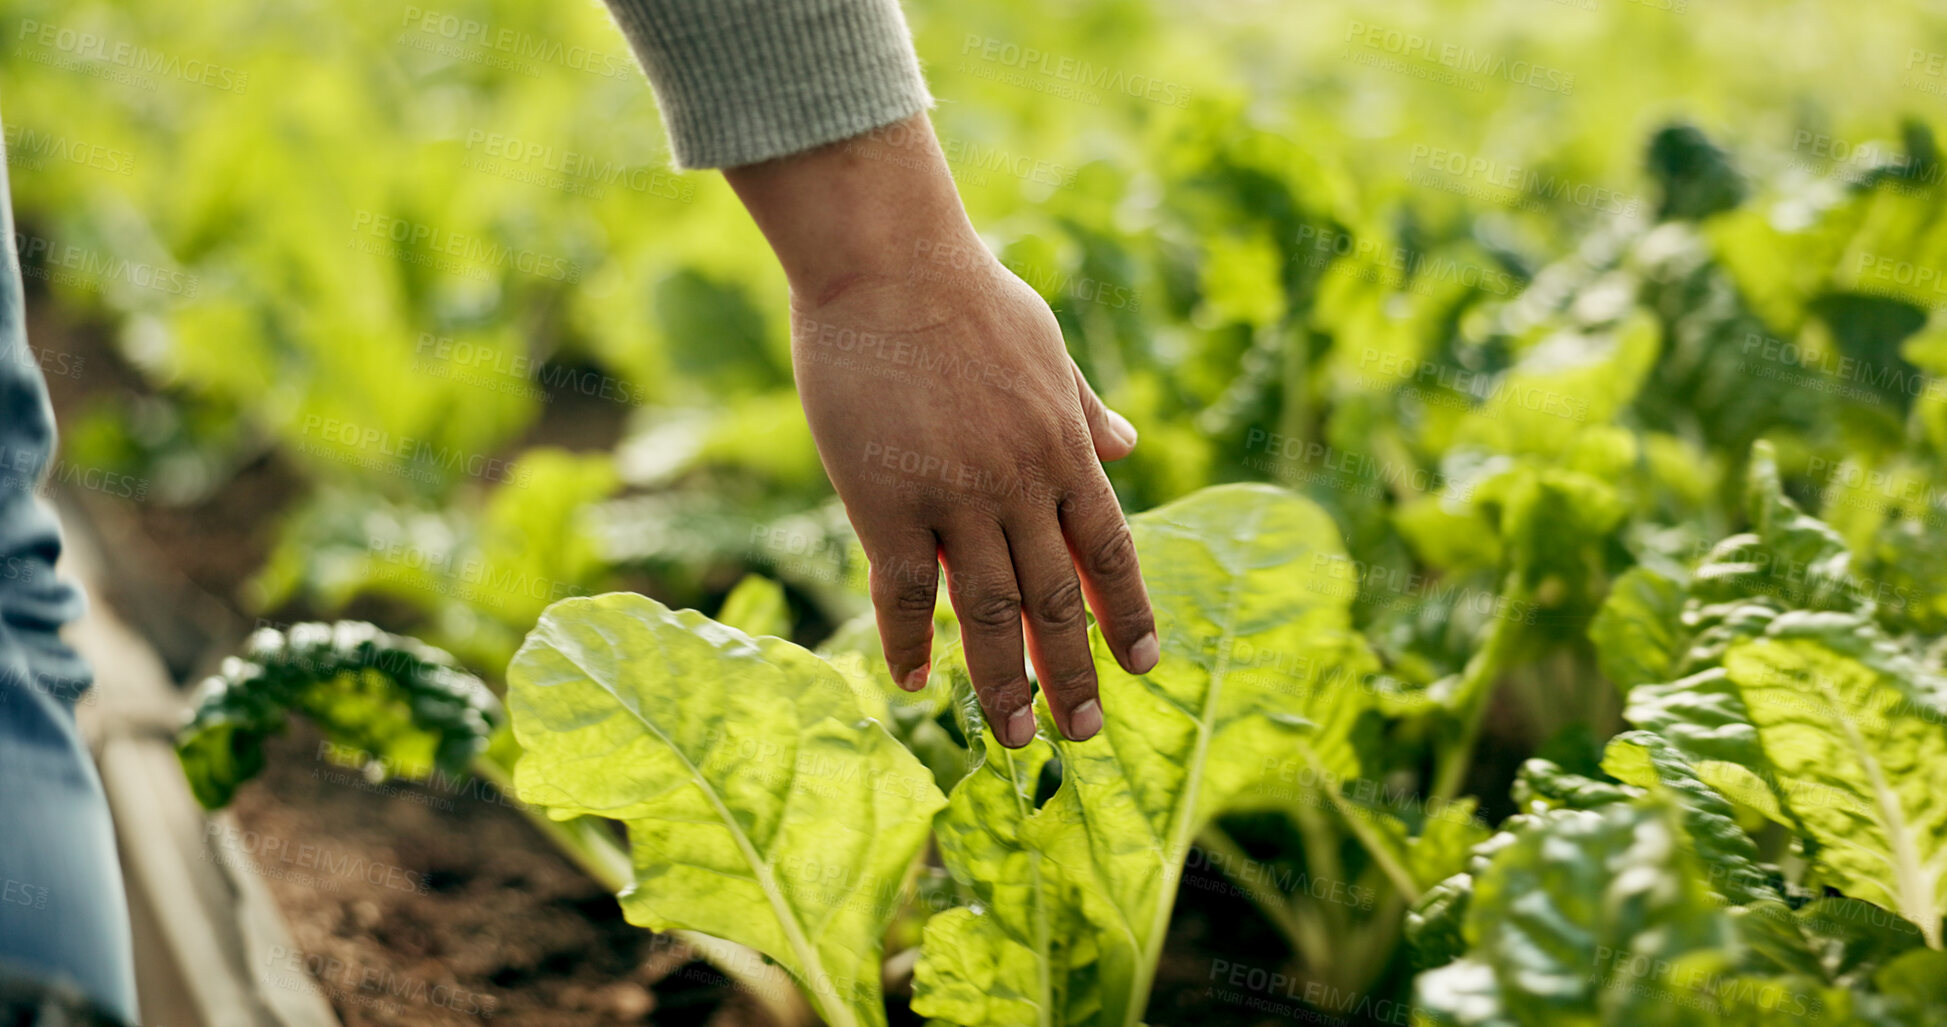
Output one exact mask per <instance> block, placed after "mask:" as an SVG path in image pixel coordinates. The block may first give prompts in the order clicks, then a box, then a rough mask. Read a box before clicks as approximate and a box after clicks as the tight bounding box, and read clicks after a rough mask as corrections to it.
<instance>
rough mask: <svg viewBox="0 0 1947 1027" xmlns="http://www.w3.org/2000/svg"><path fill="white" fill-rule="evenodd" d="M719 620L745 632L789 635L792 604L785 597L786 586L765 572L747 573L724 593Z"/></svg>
mask: <svg viewBox="0 0 1947 1027" xmlns="http://www.w3.org/2000/svg"><path fill="white" fill-rule="evenodd" d="M717 621H718V622H719V623H723V624H728V625H730V626H731V627H733V628H736V629H737V630H738V631H741V632H743V633H744V634H746V635H776V636H778V637H780V638H782V637H784V636H786V635H789V634H790V633H791V608H790V606H789V605H788V604H787V603H785V601H784V586H783V585H780V584H778V583H777V582H775V581H772V580H771V579H769V578H767V577H765V576H763V575H762V574H746V575H744V577H743V580H741V581H739V582H737V584H736V586H735V587H734V588H732V589H731V590H730V594H729V595H727V596H724V597H723V609H721V610H718V611H717Z"/></svg>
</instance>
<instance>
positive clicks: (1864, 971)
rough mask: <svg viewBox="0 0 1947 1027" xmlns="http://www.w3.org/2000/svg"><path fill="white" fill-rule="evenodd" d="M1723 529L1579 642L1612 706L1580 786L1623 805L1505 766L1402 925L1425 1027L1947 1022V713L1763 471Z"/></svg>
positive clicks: (1811, 526)
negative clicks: (1946, 795)
mask: <svg viewBox="0 0 1947 1027" xmlns="http://www.w3.org/2000/svg"><path fill="white" fill-rule="evenodd" d="M1747 505H1748V508H1749V516H1750V520H1751V524H1752V527H1753V531H1751V532H1750V533H1746V534H1741V535H1736V536H1732V537H1731V538H1728V539H1726V540H1724V542H1722V543H1721V544H1719V545H1718V546H1717V547H1716V548H1715V549H1713V550H1712V551H1711V553H1710V554H1709V555H1707V556H1706V557H1705V559H1704V560H1703V561H1702V562H1701V563H1700V564H1699V565H1698V566H1697V567H1696V568H1695V569H1694V570H1693V571H1692V572H1691V573H1690V575H1689V578H1688V583H1687V585H1685V584H1680V583H1677V582H1674V581H1672V580H1670V579H1667V578H1662V577H1659V576H1657V575H1654V574H1653V573H1652V572H1649V571H1646V570H1642V569H1639V570H1638V571H1636V572H1632V573H1633V574H1634V575H1635V577H1634V579H1633V580H1631V581H1630V582H1628V587H1620V588H1618V589H1617V590H1615V591H1614V592H1612V594H1611V596H1610V599H1609V600H1608V602H1607V604H1606V605H1605V607H1604V609H1603V612H1602V615H1601V616H1600V617H1599V618H1598V619H1597V622H1596V625H1595V628H1594V632H1593V633H1594V635H1595V636H1596V638H1597V641H1598V644H1599V645H1601V647H1602V649H1603V658H1604V663H1605V665H1606V666H1608V667H1611V668H1612V669H1613V671H1614V672H1616V673H1621V674H1625V675H1627V676H1624V677H1620V678H1618V680H1621V681H1634V682H1636V683H1633V684H1631V685H1630V686H1629V696H1628V698H1629V703H1628V707H1627V711H1626V716H1627V717H1628V718H1629V719H1630V720H1631V721H1632V722H1634V723H1635V724H1637V725H1638V730H1633V731H1629V732H1625V733H1623V734H1621V735H1618V736H1617V737H1616V738H1615V739H1613V740H1611V741H1610V743H1609V745H1608V751H1607V754H1606V756H1605V757H1604V759H1603V763H1602V769H1603V770H1604V771H1606V772H1607V773H1608V774H1610V775H1613V777H1614V778H1615V779H1619V780H1620V781H1621V782H1624V783H1623V784H1621V785H1617V784H1614V783H1604V782H1602V781H1598V780H1593V779H1589V778H1585V777H1580V776H1578V775H1573V774H1568V773H1565V772H1563V771H1562V770H1561V769H1560V768H1559V767H1556V766H1554V765H1552V764H1549V763H1546V762H1545V761H1536V762H1531V763H1530V765H1529V766H1528V767H1527V768H1524V771H1523V778H1522V783H1521V784H1520V785H1518V787H1517V790H1516V791H1517V797H1518V798H1521V799H1522V800H1523V803H1524V805H1525V806H1526V807H1527V811H1526V812H1524V813H1523V814H1521V815H1519V816H1516V817H1514V818H1512V819H1511V820H1510V821H1509V822H1508V823H1507V824H1506V825H1504V828H1503V830H1502V832H1501V833H1500V834H1498V835H1496V836H1495V837H1494V838H1493V839H1491V840H1489V841H1487V842H1485V843H1483V844H1481V845H1480V846H1478V847H1476V849H1475V855H1474V858H1473V861H1472V864H1471V866H1470V867H1469V869H1468V870H1467V871H1466V872H1464V873H1462V874H1460V875H1457V876H1456V877H1454V878H1452V879H1450V880H1448V881H1446V882H1443V883H1442V884H1441V886H1440V887H1439V888H1437V889H1435V891H1434V892H1433V893H1431V894H1430V895H1429V897H1428V899H1427V900H1425V901H1423V902H1422V904H1421V905H1420V906H1419V907H1418V908H1417V909H1416V910H1415V912H1414V914H1413V922H1412V925H1411V927H1410V928H1409V933H1410V934H1411V936H1412V937H1413V939H1414V942H1415V945H1416V946H1417V947H1418V948H1419V950H1420V955H1421V959H1422V961H1423V963H1426V964H1430V965H1433V966H1434V967H1435V968H1434V969H1431V970H1428V971H1427V972H1426V973H1424V974H1422V975H1421V976H1420V978H1419V981H1418V986H1417V998H1418V1002H1419V1004H1420V1006H1421V1007H1422V1009H1423V1011H1424V1012H1425V1014H1426V1016H1427V1019H1428V1021H1429V1022H1431V1023H1439V1024H1489V1023H1492V1024H1510V1025H1512V1024H1555V1023H1570V1022H1573V1023H1590V1024H1626V1023H1643V1022H1651V1023H1672V1024H1684V1023H1696V1024H1724V1023H1737V1024H1745V1023H1752V1024H1769V1023H1780V1024H1782V1023H1796V1022H1801V1021H1802V1020H1804V1019H1806V1018H1808V1017H1818V1018H1823V1017H1824V1016H1827V1015H1831V1016H1835V1017H1836V1018H1837V1021H1838V1022H1841V1023H1875V1024H1878V1023H1887V1024H1920V1023H1932V1022H1936V1021H1937V1020H1938V1019H1939V1018H1940V1017H1941V1016H1943V1015H1947V995H1943V994H1942V993H1941V992H1940V991H1939V989H1938V987H1937V983H1935V982H1937V981H1938V979H1939V975H1940V974H1941V973H1942V971H1943V970H1947V952H1943V951H1942V941H1941V938H1942V934H1941V931H1942V919H1943V916H1947V903H1943V901H1942V887H1943V883H1947V809H1944V808H1943V806H1942V803H1941V802H1940V800H1939V798H1938V797H1937V795H1936V794H1935V792H1936V789H1934V788H1932V787H1930V784H1929V783H1930V782H1931V781H1932V780H1933V779H1934V776H1935V775H1936V774H1937V772H1938V768H1939V767H1940V766H1942V765H1943V759H1947V728H1943V726H1942V725H1943V723H1947V702H1943V698H1947V691H1943V689H1942V688H1941V681H1940V677H1939V675H1938V672H1937V671H1936V670H1934V669H1933V668H1931V667H1930V666H1929V665H1928V663H1927V661H1926V659H1925V658H1924V656H1923V655H1921V654H1917V653H1914V652H1911V651H1908V650H1907V649H1906V648H1905V647H1904V646H1903V645H1902V644H1901V643H1900V642H1899V641H1898V640H1896V639H1894V638H1891V637H1888V636H1887V635H1886V633H1885V632H1884V631H1883V629H1882V628H1881V626H1880V625H1879V624H1878V622H1876V621H1875V620H1874V619H1873V617H1872V610H1871V602H1870V601H1869V600H1866V599H1863V598H1862V596H1863V593H1862V590H1861V589H1860V587H1859V586H1860V583H1859V582H1858V580H1857V579H1856V578H1855V577H1854V576H1853V573H1852V571H1851V559H1850V554H1849V553H1848V552H1847V551H1846V548H1845V546H1844V544H1843V543H1842V542H1840V541H1839V540H1838V538H1837V536H1836V534H1835V533H1833V532H1832V531H1831V530H1830V529H1829V528H1827V527H1826V526H1825V525H1824V524H1823V523H1821V522H1820V521H1818V520H1816V519H1815V518H1812V517H1810V516H1808V515H1806V514H1804V513H1803V512H1802V511H1800V510H1799V509H1798V507H1797V505H1796V504H1795V503H1793V502H1792V500H1790V499H1789V498H1788V497H1786V496H1785V495H1784V492H1783V489H1782V486H1781V483H1780V479H1779V475H1778V471H1777V467H1776V464H1775V461H1774V458H1773V456H1772V452H1771V450H1770V449H1769V447H1766V446H1762V445H1761V446H1759V447H1758V449H1757V452H1756V453H1755V454H1754V455H1753V458H1752V462H1751V473H1750V484H1749V487H1748V500H1747ZM1660 679H1668V680H1660ZM1767 821H1770V822H1773V823H1775V824H1776V825H1778V826H1777V827H1776V828H1774V829H1771V830H1761V831H1759V832H1758V834H1757V836H1756V837H1754V836H1753V835H1752V834H1750V833H1747V827H1749V828H1754V829H1755V828H1758V827H1759V826H1760V825H1762V824H1764V823H1765V822H1767ZM1780 832H1782V834H1781V833H1780ZM1760 841H1763V842H1764V843H1765V846H1766V850H1761V849H1760V845H1759V842H1760ZM1780 857H1782V858H1780ZM1820 896H1824V897H1820Z"/></svg>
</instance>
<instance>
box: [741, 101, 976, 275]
mask: <svg viewBox="0 0 1947 1027" xmlns="http://www.w3.org/2000/svg"><path fill="white" fill-rule="evenodd" d="M724 176H725V178H727V179H728V180H729V182H730V185H731V187H732V188H733V189H735V190H736V192H737V195H738V197H739V198H740V199H741V200H743V202H744V206H745V207H746V208H748V209H749V210H750V213H751V216H752V218H754V219H755V220H756V222H757V225H758V227H759V229H761V230H762V231H763V233H764V236H765V238H766V239H767V240H768V241H769V242H770V244H771V249H772V250H773V251H774V252H775V253H776V254H777V257H778V260H779V262H780V263H781V264H782V265H783V267H784V273H785V277H786V278H787V279H788V280H789V281H790V284H791V292H792V296H793V298H794V302H795V303H796V304H797V305H800V306H802V307H806V308H810V309H816V308H817V307H820V306H823V305H824V304H826V303H829V302H831V301H832V300H834V299H836V298H837V297H838V296H840V295H842V294H844V293H847V292H850V291H852V290H854V289H857V288H860V287H871V286H884V285H890V284H896V283H899V282H904V281H906V280H908V279H909V278H910V277H912V276H913V274H914V272H915V270H916V269H919V268H924V267H925V266H927V265H941V264H945V265H946V266H949V267H953V268H956V269H958V270H960V271H962V272H964V271H966V270H968V269H970V268H972V267H974V266H977V265H980V264H983V263H993V257H992V256H991V255H990V254H988V252H987V250H986V247H985V245H984V244H982V243H981V241H980V237H979V235H978V234H976V233H975V232H974V229H973V225H972V223H970V222H969V221H968V220H967V215H966V211H965V209H964V208H963V207H962V206H961V204H960V196H959V193H958V192H957V191H956V190H955V188H954V185H953V178H952V175H951V174H950V173H949V171H948V169H947V165H946V159H945V157H944V155H942V154H941V152H940V148H939V144H938V143H937V141H935V139H934V137H933V129H932V126H931V124H930V123H929V122H927V120H926V116H925V115H924V114H917V115H914V116H913V117H911V118H908V119H906V120H904V121H899V122H895V123H893V124H891V125H887V126H884V127H882V128H877V129H874V130H872V131H870V132H867V133H865V134H863V135H859V136H855V137H853V138H851V139H847V140H843V141H841V142H837V143H833V144H831V145H829V146H825V147H820V148H819V149H816V150H811V151H808V152H806V153H801V154H794V155H792V156H790V157H785V158H780V159H779V160H775V161H768V162H765V163H763V164H755V165H748V166H746V167H741V168H730V169H726V170H725V172H724Z"/></svg>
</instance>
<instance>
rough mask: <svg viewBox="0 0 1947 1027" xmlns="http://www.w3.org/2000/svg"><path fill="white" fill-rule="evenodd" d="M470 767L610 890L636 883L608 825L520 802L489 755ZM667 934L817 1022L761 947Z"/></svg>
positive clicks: (776, 1011)
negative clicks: (773, 974) (770, 973)
mask: <svg viewBox="0 0 1947 1027" xmlns="http://www.w3.org/2000/svg"><path fill="white" fill-rule="evenodd" d="M470 768H471V769H472V771H473V772H474V773H475V774H477V775H479V777H480V778H481V779H482V780H484V781H486V782H487V783H488V784H491V785H493V786H494V787H495V788H497V789H499V790H500V793H501V794H502V795H505V796H506V797H507V798H508V799H509V800H510V801H511V804H512V805H513V807H514V808H515V809H518V810H520V811H521V813H522V815H524V816H526V817H527V821H528V823H530V824H533V825H534V827H535V829H536V830H538V831H540V832H541V835H542V837H545V838H546V839H548V840H549V841H551V842H553V843H554V845H555V848H557V849H559V850H561V854H562V855H564V856H566V857H568V861H569V862H571V863H573V864H574V865H575V866H577V867H579V868H580V869H581V871H582V872H583V873H585V874H587V875H588V876H589V877H592V878H594V879H595V883H597V884H599V885H601V886H602V889H603V890H604V891H607V892H609V893H610V894H616V893H619V892H621V891H623V890H624V889H626V888H628V887H629V885H631V884H633V883H634V882H635V867H634V864H633V863H632V862H631V861H630V859H629V854H628V853H627V852H625V851H623V849H622V846H621V845H620V844H619V843H618V842H616V840H615V836H614V835H612V834H610V833H609V829H608V825H607V824H604V823H603V822H602V821H601V820H599V819H597V818H594V817H578V818H576V819H574V820H555V819H554V818H552V817H550V816H548V815H547V812H546V811H544V810H543V809H541V807H539V806H534V805H530V804H528V803H525V802H522V801H520V799H519V798H518V797H516V796H515V794H514V781H513V778H512V777H511V776H510V775H509V774H508V773H507V770H506V768H504V767H502V766H501V765H500V764H498V763H495V762H494V761H493V760H492V759H491V758H489V757H488V756H486V755H484V754H482V755H480V756H476V757H474V759H473V762H472V764H471V765H470ZM664 933H666V934H669V935H672V936H674V937H676V938H677V939H679V940H681V941H682V942H683V943H684V944H686V945H688V946H689V947H690V948H692V949H694V950H695V951H696V952H697V953H699V954H700V955H702V956H703V958H704V959H706V960H708V961H709V962H710V964H711V965H712V966H715V967H716V968H717V969H718V970H720V971H722V973H723V975H724V976H725V977H728V978H730V979H731V980H733V981H736V982H737V984H738V986H740V987H741V988H742V989H743V990H744V991H745V992H746V993H748V994H749V995H750V996H751V997H752V998H754V999H756V1000H757V1002H758V1003H759V1004H760V1005H762V1006H763V1007H764V1008H765V1009H766V1010H767V1011H768V1012H769V1013H770V1014H771V1015H772V1017H774V1018H775V1019H776V1020H777V1022H778V1023H780V1024H782V1025H784V1027H809V1025H810V1024H811V1023H812V1020H811V1016H810V1011H809V1010H808V1009H806V1008H805V1004H804V999H803V997H802V996H800V995H799V994H798V992H797V990H796V989H795V988H790V987H784V988H780V987H779V982H778V981H776V980H767V979H765V978H764V977H763V976H762V975H761V973H760V972H759V971H757V970H756V969H755V968H757V967H762V966H764V965H766V964H765V963H764V958H763V957H762V956H760V955H758V954H757V953H756V952H755V951H753V950H751V949H748V948H746V947H744V946H742V945H739V944H737V943H736V942H733V941H726V940H724V939H722V938H715V937H711V936H710V935H707V934H698V933H696V932H695V931H667V932H664Z"/></svg>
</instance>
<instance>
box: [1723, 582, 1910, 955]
mask: <svg viewBox="0 0 1947 1027" xmlns="http://www.w3.org/2000/svg"><path fill="white" fill-rule="evenodd" d="M1868 631H1869V625H1867V624H1864V623H1861V622H1860V621H1858V620H1857V619H1856V618H1854V617H1851V616H1848V615H1844V614H1832V613H1809V612H1794V613H1788V614H1785V615H1783V616H1781V617H1779V618H1778V619H1777V620H1776V621H1774V622H1773V623H1772V625H1771V626H1770V628H1769V629H1767V631H1766V633H1765V636H1764V637H1762V638H1758V639H1753V640H1750V641H1746V642H1742V643H1739V644H1738V645H1736V646H1734V647H1733V648H1732V649H1731V650H1730V651H1729V652H1728V653H1726V654H1725V657H1724V667H1725V670H1726V672H1727V673H1728V674H1729V676H1730V679H1731V680H1732V681H1733V682H1735V683H1736V684H1737V686H1738V688H1739V690H1740V691H1741V692H1742V694H1743V697H1744V702H1745V705H1746V707H1747V708H1748V709H1749V711H1750V716H1751V722H1752V723H1753V724H1755V725H1756V726H1757V730H1758V737H1759V741H1760V743H1761V744H1762V745H1763V747H1764V751H1765V755H1766V757H1767V758H1768V760H1769V762H1770V765H1771V767H1772V768H1774V770H1775V772H1776V773H1777V775H1778V777H1779V780H1780V783H1781V785H1782V786H1783V788H1784V790H1785V792H1786V794H1787V795H1788V796H1789V797H1790V798H1789V802H1790V806H1791V810H1792V812H1793V813H1794V814H1795V815H1796V816H1797V818H1798V819H1799V821H1800V822H1801V823H1802V824H1803V825H1804V830H1805V832H1806V833H1807V834H1808V835H1809V836H1810V837H1811V838H1812V839H1813V840H1815V841H1816V842H1818V844H1819V852H1818V863H1819V866H1820V868H1821V870H1822V872H1823V873H1824V874H1825V875H1826V876H1827V879H1828V880H1829V881H1830V882H1831V883H1832V884H1833V885H1834V886H1835V887H1838V888H1839V889H1840V890H1842V891H1844V892H1845V893H1846V894H1848V895H1851V896H1852V897H1854V898H1861V899H1866V900H1868V901H1870V902H1874V903H1877V904H1879V905H1882V906H1886V907H1888V908H1890V909H1893V910H1895V911H1897V912H1898V913H1899V914H1900V915H1901V916H1904V917H1906V918H1907V919H1908V920H1911V921H1912V922H1913V923H1914V924H1916V925H1917V926H1918V927H1919V928H1920V931H1921V933H1922V934H1923V935H1924V936H1925V937H1926V939H1927V942H1928V944H1929V945H1931V946H1933V947H1935V948H1938V947H1939V946H1940V944H1941V918H1942V916H1943V915H1947V794H1943V792H1942V790H1941V789H1940V787H1939V783H1940V782H1939V775H1938V773H1937V771H1938V768H1939V767H1941V766H1947V728H1943V724H1947V710H1944V709H1943V708H1942V707H1941V706H1939V705H1936V699H1935V698H1934V696H1932V695H1930V694H1926V693H1923V692H1921V691H1919V690H1917V689H1916V688H1914V687H1913V686H1912V684H1911V682H1909V681H1907V680H1906V679H1903V678H1901V677H1899V676H1896V675H1894V674H1891V673H1888V671H1887V669H1886V668H1885V667H1881V666H1873V665H1871V664H1870V663H1869V662H1865V661H1862V660H1861V659H1860V658H1859V656H1860V655H1865V650H1862V648H1861V647H1862V645H1864V643H1863V642H1862V640H1861V636H1862V634H1863V633H1866V632H1868Z"/></svg>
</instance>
